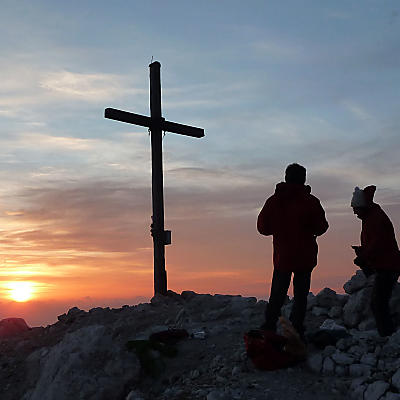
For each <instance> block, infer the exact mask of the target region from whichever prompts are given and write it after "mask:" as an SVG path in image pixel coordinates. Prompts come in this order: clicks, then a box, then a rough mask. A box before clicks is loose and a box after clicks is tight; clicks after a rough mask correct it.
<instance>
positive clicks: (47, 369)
mask: <svg viewBox="0 0 400 400" xmlns="http://www.w3.org/2000/svg"><path fill="white" fill-rule="evenodd" d="M34 359H35V357H34V356H33V357H32V360H34ZM89 366H91V367H90V368H88V367H89ZM94 366H95V368H93V367H94ZM139 369H140V366H139V362H138V360H137V358H136V356H135V355H134V354H133V353H129V352H128V351H127V350H125V349H124V348H123V347H122V346H120V345H117V344H116V343H115V341H113V338H112V336H111V335H110V334H109V333H107V330H106V328H105V327H104V326H100V325H92V326H88V327H86V328H82V329H79V330H77V331H75V332H73V333H69V334H67V335H65V338H64V340H63V341H61V342H60V343H58V344H57V345H55V346H54V347H53V348H51V349H50V351H49V353H48V355H47V357H46V358H45V359H44V360H43V365H42V366H41V373H40V376H39V379H38V381H37V383H36V385H35V387H34V388H33V389H32V390H31V391H30V392H28V393H27V395H25V397H24V400H28V399H29V400H52V399H58V400H68V399H71V398H74V397H76V394H77V393H79V395H80V396H81V397H82V398H86V399H91V400H95V399H96V400H97V399H99V400H100V399H104V400H106V399H110V398H118V397H120V396H121V394H122V392H121V390H123V388H124V386H125V384H126V383H128V382H129V381H132V380H135V379H137V378H138V374H139Z"/></svg>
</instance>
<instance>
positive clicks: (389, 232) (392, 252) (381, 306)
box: [351, 186, 400, 336]
mask: <svg viewBox="0 0 400 400" xmlns="http://www.w3.org/2000/svg"><path fill="white" fill-rule="evenodd" d="M375 190H376V186H367V187H366V188H364V190H361V189H360V188H358V187H356V188H355V189H354V193H353V198H352V200H351V206H352V207H353V211H354V214H356V215H357V217H358V218H359V219H361V221H362V229H361V246H352V247H353V249H354V251H355V253H356V256H357V257H356V258H355V259H354V264H356V265H358V266H359V267H360V268H361V269H362V271H363V272H364V274H365V275H366V276H367V277H369V276H370V275H372V274H375V281H374V286H373V290H372V298H371V308H372V312H373V314H374V317H375V321H376V327H377V329H378V332H379V334H380V335H381V336H390V335H391V334H392V333H393V332H394V325H393V321H392V319H391V317H390V313H389V300H390V297H391V295H392V290H393V287H394V284H395V283H396V282H397V279H398V277H399V273H400V252H399V248H398V245H397V242H396V237H395V233H394V229H393V225H392V223H391V221H390V219H389V217H388V216H387V215H386V213H385V212H384V211H383V210H382V208H381V207H380V206H379V205H378V204H376V203H374V202H373V198H374V194H375Z"/></svg>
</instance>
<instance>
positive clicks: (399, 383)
mask: <svg viewBox="0 0 400 400" xmlns="http://www.w3.org/2000/svg"><path fill="white" fill-rule="evenodd" d="M392 385H393V386H394V387H395V388H396V389H397V390H400V369H398V370H397V371H396V373H395V374H394V375H393V376H392Z"/></svg>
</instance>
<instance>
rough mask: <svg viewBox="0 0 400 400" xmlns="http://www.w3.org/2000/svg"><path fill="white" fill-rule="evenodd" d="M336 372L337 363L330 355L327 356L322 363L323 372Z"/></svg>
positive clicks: (329, 373) (330, 373)
mask: <svg viewBox="0 0 400 400" xmlns="http://www.w3.org/2000/svg"><path fill="white" fill-rule="evenodd" d="M334 372H335V363H334V362H333V361H332V359H331V358H330V357H326V358H325V360H324V362H323V364H322V373H323V374H326V375H332V374H333V373H334Z"/></svg>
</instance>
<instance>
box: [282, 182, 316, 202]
mask: <svg viewBox="0 0 400 400" xmlns="http://www.w3.org/2000/svg"><path fill="white" fill-rule="evenodd" d="M310 193H311V186H309V185H302V184H298V183H287V182H280V183H278V184H277V185H276V188H275V194H276V195H277V196H279V197H282V198H291V197H298V196H304V195H308V194H310Z"/></svg>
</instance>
